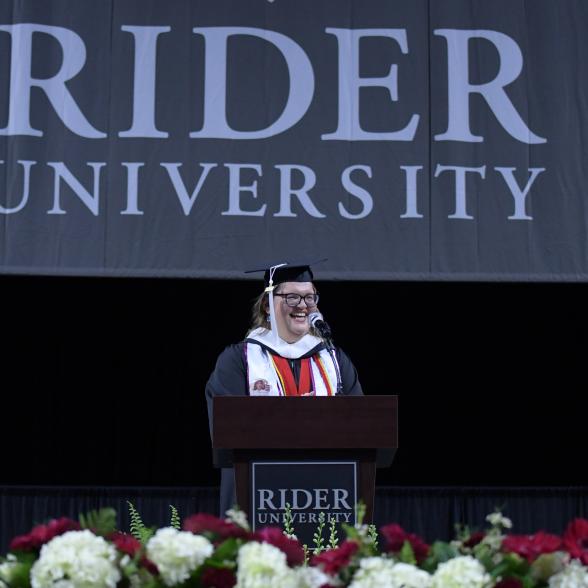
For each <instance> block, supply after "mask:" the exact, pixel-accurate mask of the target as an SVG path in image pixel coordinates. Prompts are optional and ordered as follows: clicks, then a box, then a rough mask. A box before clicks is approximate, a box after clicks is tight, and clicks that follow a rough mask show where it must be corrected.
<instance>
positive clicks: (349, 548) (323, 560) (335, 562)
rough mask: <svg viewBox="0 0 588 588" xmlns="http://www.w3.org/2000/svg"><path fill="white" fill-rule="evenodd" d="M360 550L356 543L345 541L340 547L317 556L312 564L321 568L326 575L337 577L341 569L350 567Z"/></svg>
mask: <svg viewBox="0 0 588 588" xmlns="http://www.w3.org/2000/svg"><path fill="white" fill-rule="evenodd" d="M358 549H359V545H358V544H357V543H355V541H343V543H341V545H340V546H339V547H336V548H335V549H329V550H327V551H323V552H322V553H319V554H318V555H315V556H314V557H313V558H312V562H311V564H312V565H313V566H317V567H320V568H321V569H322V570H323V572H325V574H329V575H331V576H335V575H336V574H338V573H339V570H340V569H341V568H344V567H345V566H347V565H349V562H350V561H351V558H352V557H353V556H354V555H355V553H356V552H357V550H358Z"/></svg>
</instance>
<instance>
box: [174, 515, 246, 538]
mask: <svg viewBox="0 0 588 588" xmlns="http://www.w3.org/2000/svg"><path fill="white" fill-rule="evenodd" d="M183 529H184V531H188V532H190V533H194V534H196V535H200V534H203V533H212V534H213V535H216V536H217V537H218V538H219V539H228V538H229V537H235V538H237V539H245V538H247V537H248V535H249V534H248V533H247V531H246V530H245V529H243V528H242V527H239V525H236V524H235V523H231V522H228V521H225V520H223V519H219V518H218V517H215V516H213V515H211V514H206V513H200V514H196V515H192V516H191V517H188V518H187V519H186V520H185V521H184V525H183Z"/></svg>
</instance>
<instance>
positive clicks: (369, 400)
mask: <svg viewBox="0 0 588 588" xmlns="http://www.w3.org/2000/svg"><path fill="white" fill-rule="evenodd" d="M397 423H398V397H397V396H335V397H322V396H321V397H298V398H283V397H275V396H272V397H258V396H256V397H243V396H218V397H216V398H214V399H213V424H212V445H213V447H214V448H215V449H258V448H264V449H287V448H289V449H349V448H355V449H382V448H396V447H398V426H397Z"/></svg>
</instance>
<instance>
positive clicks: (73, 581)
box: [31, 529, 121, 588]
mask: <svg viewBox="0 0 588 588" xmlns="http://www.w3.org/2000/svg"><path fill="white" fill-rule="evenodd" d="M116 558H117V553H116V549H115V547H114V546H113V545H111V544H109V543H107V542H106V541H105V540H104V539H103V538H102V537H98V536H97V535H94V533H92V532H91V531H88V530H87V529H86V530H84V531H69V532H68V533H64V534H63V535H59V536H58V537H55V538H54V539H52V540H51V541H50V542H49V543H47V544H45V545H43V547H42V548H41V554H40V556H39V559H38V560H37V561H36V562H35V563H34V565H33V567H32V568H31V586H32V587H33V588H46V587H47V588H49V587H52V588H54V587H56V586H58V587H59V588H93V587H96V588H115V586H116V584H117V582H118V581H119V580H120V577H121V575H120V571H119V570H118V568H117V567H116Z"/></svg>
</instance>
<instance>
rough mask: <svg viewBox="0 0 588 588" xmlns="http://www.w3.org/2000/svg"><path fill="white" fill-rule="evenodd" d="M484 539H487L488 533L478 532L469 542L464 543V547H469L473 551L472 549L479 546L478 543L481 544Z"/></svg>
mask: <svg viewBox="0 0 588 588" xmlns="http://www.w3.org/2000/svg"><path fill="white" fill-rule="evenodd" d="M484 537H486V533H483V532H482V531H476V532H475V533H472V534H471V535H470V537H469V539H468V540H467V541H464V542H463V544H464V547H469V548H470V549H471V548H472V547H475V546H476V545H478V543H480V542H481V541H482V539H484Z"/></svg>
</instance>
